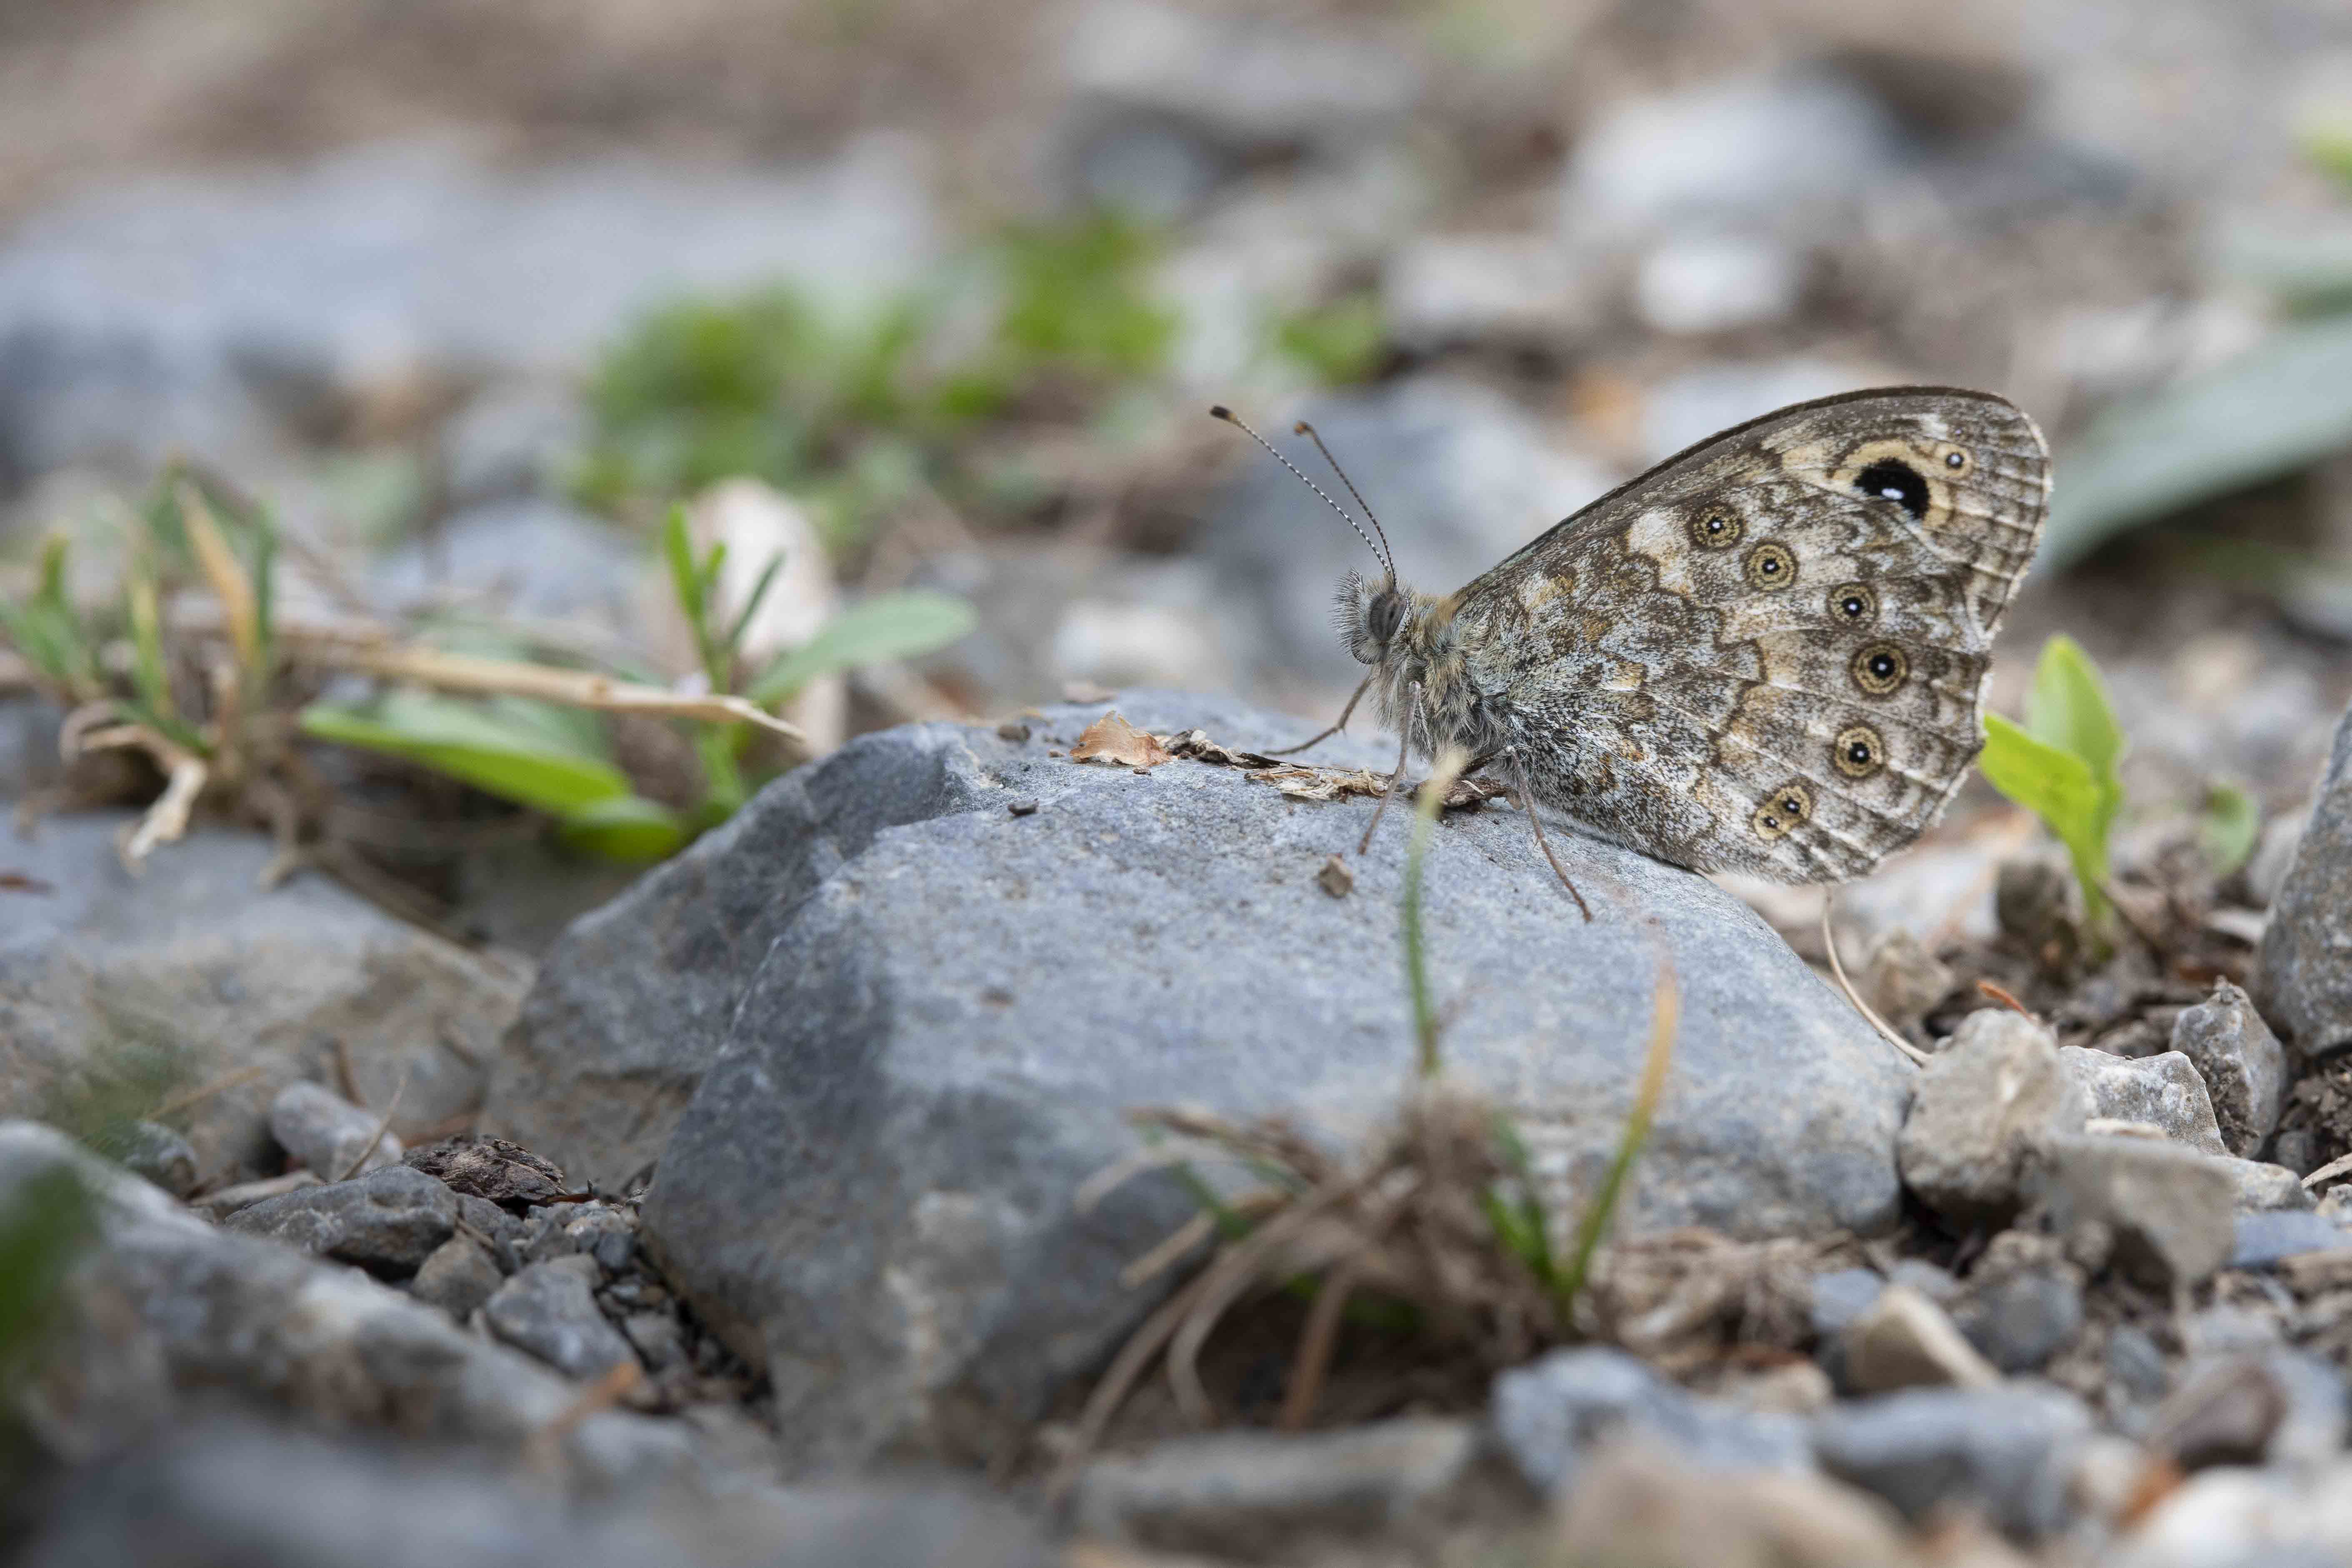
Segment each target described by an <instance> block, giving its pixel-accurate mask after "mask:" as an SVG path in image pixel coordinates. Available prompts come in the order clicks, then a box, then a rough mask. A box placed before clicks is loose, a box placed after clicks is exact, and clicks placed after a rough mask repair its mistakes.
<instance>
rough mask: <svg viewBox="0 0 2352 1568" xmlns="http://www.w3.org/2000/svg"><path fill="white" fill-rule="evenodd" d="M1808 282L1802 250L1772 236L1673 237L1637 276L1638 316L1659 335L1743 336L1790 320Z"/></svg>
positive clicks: (1701, 232)
mask: <svg viewBox="0 0 2352 1568" xmlns="http://www.w3.org/2000/svg"><path fill="white" fill-rule="evenodd" d="M1804 282H1805V268H1804V265H1803V261H1802V258H1801V257H1800V256H1799V255H1798V254H1797V252H1796V251H1795V249H1794V248H1793V247H1790V246H1787V245H1783V244H1781V243H1780V241H1779V240H1777V239H1774V238H1772V237H1769V236H1767V235H1762V234H1754V233H1738V232H1727V231H1725V230H1722V229H1719V228H1717V227H1715V226H1712V225H1707V226H1698V227H1695V228H1693V229H1690V230H1687V231H1682V232H1676V233H1673V234H1669V235H1667V236H1666V237H1664V239H1663V240H1662V241H1661V242H1660V243H1659V244H1657V245H1655V246H1654V247H1651V249H1650V250H1649V252H1648V253H1647V254H1646V255H1644V256H1643V258H1642V260H1641V265H1640V267H1639V268H1637V269H1636V271H1635V272H1634V275H1633V308H1634V310H1635V311H1636V312H1637V313H1638V314H1639V315H1640V316H1641V318H1642V321H1643V323H1644V324H1645V325H1647V326H1649V327H1650V328H1651V329H1653V330H1654V331H1660V332H1666V333H1675V334H1698V333H1706V332H1725V331H1738V330H1739V329H1740V328H1743V327H1755V326H1760V325H1762V324H1764V323H1766V322H1769V321H1780V320H1782V319H1784V318H1785V317H1787V316H1788V315H1789V314H1790V312H1791V311H1793V310H1795V309H1796V307H1797V300H1798V295H1799V293H1800V292H1801V290H1802V289H1803V287H1804Z"/></svg>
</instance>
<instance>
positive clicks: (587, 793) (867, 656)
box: [302, 506, 974, 864]
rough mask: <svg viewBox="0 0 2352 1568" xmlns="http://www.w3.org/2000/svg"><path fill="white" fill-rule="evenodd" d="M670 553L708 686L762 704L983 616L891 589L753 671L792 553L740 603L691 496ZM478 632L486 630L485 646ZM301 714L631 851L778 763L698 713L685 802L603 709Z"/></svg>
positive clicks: (608, 849) (739, 791)
mask: <svg viewBox="0 0 2352 1568" xmlns="http://www.w3.org/2000/svg"><path fill="white" fill-rule="evenodd" d="M662 553H663V560H664V561H665V563H667V567H668V569H669V577H670V587H671V591H672V592H673V593H674V594H675V595H676V596H677V604H678V609H679V612H680V614H681V615H682V616H683V617H684V619H685V622H686V626H687V629H688V635H689V637H691V639H692V641H693V644H694V648H695V656H696V660H697V662H698V666H699V668H698V671H697V673H698V676H699V678H700V680H701V682H702V684H703V686H704V688H705V689H707V690H708V691H709V692H710V693H713V694H716V695H719V696H722V697H730V698H740V699H742V700H745V701H748V703H749V704H750V705H751V707H752V708H755V709H759V710H768V709H772V708H773V707H774V706H775V705H776V704H778V703H781V702H784V701H788V700H791V699H792V698H793V696H795V695H797V694H798V693H799V691H800V690H801V689H803V687H805V686H806V685H807V684H808V683H809V682H811V681H813V680H815V679H820V678H822V677H824V676H827V675H833V674H837V673H840V672H843V671H845V670H848V669H852V668H857V667H859V666H862V665H869V664H876V663H879V662H882V661H884V660H886V659H895V658H914V657H917V656H918V655H920V654H924V653H929V652H931V651H933V650H935V649H938V648H940V647H946V646H947V645H948V644H950V643H952V642H954V641H955V640H956V639H957V638H959V637H963V636H964V635H966V634H967V633H968V632H970V631H971V628H972V626H973V625H974V617H973V616H972V613H971V606H970V605H966V604H965V603H964V602H963V601H962V600H961V599H956V598H952V597H950V596H949V595H943V594H933V593H924V592H910V593H901V594H889V595H881V596H878V597H877V598H873V599H869V600H866V602H865V603H863V604H861V605H857V606H856V608H854V609H852V610H849V611H847V612H845V614H843V615H840V616H835V618H834V619H833V620H831V621H829V622H827V623H826V624H825V625H824V626H823V627H822V628H820V629H819V631H818V632H817V634H816V636H815V637H812V638H811V639H810V640H809V641H808V642H807V643H806V644H803V646H801V647H797V648H792V649H787V650H785V651H784V652H782V653H780V654H778V655H777V656H776V657H775V658H773V659H772V661H771V662H770V663H769V664H768V665H767V667H766V668H764V669H762V670H761V671H760V672H758V673H757V674H756V675H754V674H752V673H751V672H749V671H747V670H746V669H745V668H744V667H743V659H742V650H743V642H744V637H745V636H746V634H747V633H748V632H749V630H750V629H751V626H752V624H753V621H754V618H755V617H756V616H757V615H758V614H759V610H760V606H761V605H762V604H763V603H764V602H765V601H766V599H767V596H768V592H769V590H770V589H771V588H772V586H773V585H774V584H775V581H776V574H777V573H778V572H779V571H780V570H781V569H782V566H783V557H782V555H777V556H775V557H772V558H771V559H770V560H769V561H768V562H767V563H765V564H764V565H763V566H762V567H761V570H760V574H759V575H758V576H757V577H756V578H755V579H754V580H753V584H752V587H751V592H750V593H749V594H747V595H745V596H744V599H743V602H742V603H741V604H740V605H733V606H729V605H722V604H721V603H720V602H719V577H720V574H721V572H722V571H723V569H724V567H725V565H726V561H727V547H726V545H725V544H723V543H715V544H713V545H711V546H710V547H709V549H708V550H707V551H703V552H697V551H696V549H695V547H694V542H693V538H692V535H691V533H690V532H689V531H688V526H687V519H686V509H685V508H684V507H683V506H673V507H671V509H670V510H669V514H668V516H667V518H666V519H665V520H664V522H663V525H662ZM480 636H481V634H479V633H477V635H476V642H475V646H477V647H479V646H481V645H480ZM493 651H495V652H499V653H513V652H517V651H519V650H518V649H517V648H515V647H497V648H494V649H493ZM302 728H303V729H304V731H307V732H308V733H310V735H312V736H314V737H316V738H318V739H320V740H326V741H333V742H339V743H341V744H343V745H347V746H355V747H359V748H361V749H362V750H367V751H373V752H383V753H384V754H387V755H391V756H397V757H402V758H404V759H406V760H407V761H410V762H413V763H419V764H421V765H423V766H425V767H429V768H432V769H434V770H435V771H436V772H438V773H446V774H447V775H448V776H450V777H452V778H455V779H458V780H460V781H462V782H464V783H466V784H471V785H472V786H474V787H475V788H477V789H478V790H481V791H482V792H483V793H484V794H486V795H496V796H497V797H499V799H501V800H507V801H511V802H513V803H514V804H515V805H521V806H526V807H528V808H530V809H531V810H534V811H538V812H541V813H544V814H545V815H547V816H549V817H551V818H552V819H553V820H554V822H555V824H556V827H557V831H558V835H559V837H561V838H562V840H563V842H565V843H566V844H568V845H570V846H571V847H573V848H575V849H579V850H582V851H583V852H585V853H588V854H593V855H595V856H598V857H601V858H605V859H611V860H618V861H622V862H624V863H630V864H642V863H645V862H647V861H652V860H658V859H662V858H666V857H667V856H669V855H672V854H675V853H676V852H677V850H678V849H680V848H682V847H684V846H685V845H687V844H688V843H689V842H691V841H692V840H693V839H694V838H695V837H697V836H698V835H699V834H701V833H703V832H706V831H708V830H709V828H711V827H714V826H718V825H719V823H721V822H724V821H725V820H727V818H728V817H729V816H732V815H733V814H734V813H735V811H736V810H737V809H738V808H739V807H740V806H741V805H742V804H743V803H744V801H745V800H747V799H749V798H750V796H751V791H752V790H753V789H754V788H756V787H757V785H758V784H760V783H762V782H764V781H765V779H766V778H767V777H768V776H772V774H773V773H775V772H776V771H778V768H777V767H776V766H773V765H762V766H757V767H752V768H751V769H749V770H748V771H747V756H748V755H749V753H750V749H751V742H752V739H753V726H752V725H751V723H750V722H748V721H740V720H728V719H725V718H711V719H704V720H697V721H692V733H691V739H692V742H693V746H694V752H695V756H696V759H697V760H698V762H699V763H700V764H701V769H702V795H701V798H700V799H699V800H698V801H697V802H695V803H694V804H693V805H691V806H689V807H688V808H686V809H684V810H680V809H677V808H675V807H673V806H670V805H665V804H663V803H662V802H660V801H657V800H653V799H650V798H648V797H646V796H645V795H640V794H639V793H637V791H636V788H635V784H634V782H633V781H632V780H631V778H630V777H629V775H628V773H625V771H624V770H623V769H622V768H621V766H620V765H619V763H617V761H616V760H615V758H614V751H613V745H612V740H611V736H610V735H609V733H608V732H607V731H606V730H605V728H604V724H603V723H602V722H600V721H598V720H597V719H596V717H595V716H594V715H593V713H590V712H587V711H583V710H580V709H577V708H572V707H567V706H565V705H563V704H562V703H561V702H555V701H548V700H541V699H538V698H532V697H528V696H522V695H518V694H514V693H499V694H493V695H490V696H488V697H482V698H457V697H450V696H445V695H441V694H438V693H434V692H426V691H418V690H414V689H401V688H394V689H391V690H388V691H385V692H384V693H383V694H382V695H380V696H378V697H377V698H375V699H374V700H372V701H370V702H367V703H364V704H360V705H349V704H339V703H323V702H315V703H312V704H311V705H310V706H309V707H308V708H306V709H304V710H303V711H302Z"/></svg>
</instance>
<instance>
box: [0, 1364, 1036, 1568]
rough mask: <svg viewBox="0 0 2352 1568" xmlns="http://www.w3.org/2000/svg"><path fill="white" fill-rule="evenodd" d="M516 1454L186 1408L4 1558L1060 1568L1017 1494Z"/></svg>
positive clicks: (38, 1564)
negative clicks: (206, 1414)
mask: <svg viewBox="0 0 2352 1568" xmlns="http://www.w3.org/2000/svg"><path fill="white" fill-rule="evenodd" d="M497 1353H499V1354H506V1353H509V1352H497ZM537 1375H540V1376H541V1377H547V1379H548V1381H549V1382H550V1383H555V1381H556V1380H555V1379H553V1378H552V1377H551V1376H549V1375H548V1374H547V1373H539V1374H537ZM558 1386H562V1385H561V1384H558ZM569 1392H572V1391H569V1390H567V1393H569ZM591 1419H592V1420H600V1421H610V1420H616V1419H617V1420H624V1421H640V1420H641V1419H642V1418H640V1417H634V1416H623V1417H615V1416H613V1415H611V1414H610V1413H606V1414H604V1415H597V1416H593V1417H591ZM494 1457H495V1458H499V1459H501V1460H502V1459H503V1458H505V1456H503V1455H497V1456H494ZM506 1469H507V1467H506V1466H505V1465H504V1464H503V1463H491V1464H485V1463H483V1462H482V1459H481V1458H480V1457H479V1456H455V1455H451V1454H449V1453H446V1452H439V1453H436V1452H434V1451H432V1450H431V1449H429V1448H426V1447H422V1446H410V1447H394V1446H390V1445H386V1444H384V1443H382V1442H380V1441H377V1442H365V1441H361V1440H357V1439H354V1438H352V1437H348V1436H342V1437H338V1436H321V1435H320V1433H318V1432H316V1431H313V1430H308V1429H303V1428H299V1427H274V1426H262V1425H260V1424H259V1423H257V1422H254V1421H249V1420H222V1419H214V1420H208V1421H204V1422H201V1423H192V1424H190V1425H188V1426H185V1427H184V1428H182V1429H178V1430H174V1431H173V1432H171V1433H169V1434H168V1435H164V1436H159V1437H158V1438H157V1440H155V1441H153V1442H151V1443H148V1444H145V1445H143V1446H142V1447H138V1448H135V1449H132V1450H131V1451H129V1452H127V1453H124V1454H123V1455H121V1457H120V1458H115V1459H113V1460H111V1461H110V1462H107V1463H103V1464H100V1465H95V1466H92V1467H90V1468H88V1469H87V1470H84V1471H83V1472H81V1473H79V1475H77V1476H75V1477H74V1478H72V1479H71V1481H70V1483H69V1484H68V1485H67V1486H65V1487H63V1488H61V1489H60V1491H59V1494H58V1496H57V1497H56V1498H55V1499H54V1500H53V1501H52V1505H51V1507H50V1508H49V1510H47V1515H46V1517H44V1518H43V1519H42V1520H41V1521H40V1522H39V1523H38V1525H37V1528H36V1529H35V1530H33V1531H31V1532H30V1534H31V1539H30V1540H29V1541H27V1542H12V1544H18V1545H21V1546H22V1548H23V1555H21V1556H18V1557H14V1558H12V1561H13V1562H16V1563H20V1564H22V1565H23V1568H86V1565H89V1564H96V1563H138V1564H140V1565H141V1568H216V1565H219V1564H225V1563H235V1564H236V1565H237V1568H547V1565H549V1564H560V1565H562V1568H650V1565H653V1564H660V1565H661V1568H752V1565H754V1564H756V1565H758V1568H845V1565H847V1564H856V1568H1052V1565H1053V1564H1055V1563H1058V1562H1059V1561H1060V1558H1059V1557H1058V1556H1057V1555H1056V1554H1055V1552H1054V1551H1053V1549H1052V1547H1051V1546H1050V1545H1049V1544H1048V1542H1047V1541H1046V1540H1045V1535H1044V1533H1043V1531H1041V1530H1040V1529H1039V1527H1038V1526H1037V1525H1036V1524H1034V1522H1032V1521H1027V1520H1024V1519H1023V1518H1022V1517H1021V1516H1020V1514H1019V1513H1017V1512H1016V1511H1015V1510H1013V1507H1012V1506H1011V1505H1009V1504H1007V1503H1005V1502H1003V1501H1002V1500H997V1499H993V1498H988V1497H983V1496H981V1495H979V1494H978V1493H977V1492H976V1491H966V1490H962V1489H955V1488H950V1487H947V1486H940V1485H911V1484H906V1483H895V1484H879V1485H857V1484H843V1483H835V1484H832V1485H828V1486H824V1487H810V1488H795V1489H785V1488H782V1487H776V1486H773V1485H768V1484H762V1483H760V1482H757V1481H747V1480H745V1479H742V1478H740V1477H728V1478H719V1477H713V1478H711V1484H709V1485H708V1486H698V1485H696V1484H693V1481H692V1479H684V1478H665V1479H664V1480H663V1482H662V1484H660V1485H659V1486H657V1487H655V1488H652V1489H646V1488H645V1487H644V1486H643V1478H639V1479H638V1481H639V1485H638V1486H637V1487H636V1488H633V1489H631V1490H630V1491H628V1492H626V1493H625V1494H624V1495H620V1496H613V1495H594V1496H591V1497H588V1498H586V1499H567V1498H565V1497H564V1496H563V1495H562V1493H561V1491H560V1490H559V1489H555V1488H552V1487H550V1486H548V1485H547V1484H546V1483H545V1482H544V1481H543V1480H538V1479H533V1478H530V1477H529V1476H528V1475H527V1474H526V1475H523V1476H520V1477H519V1476H516V1475H513V1474H509V1473H505V1471H506Z"/></svg>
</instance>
